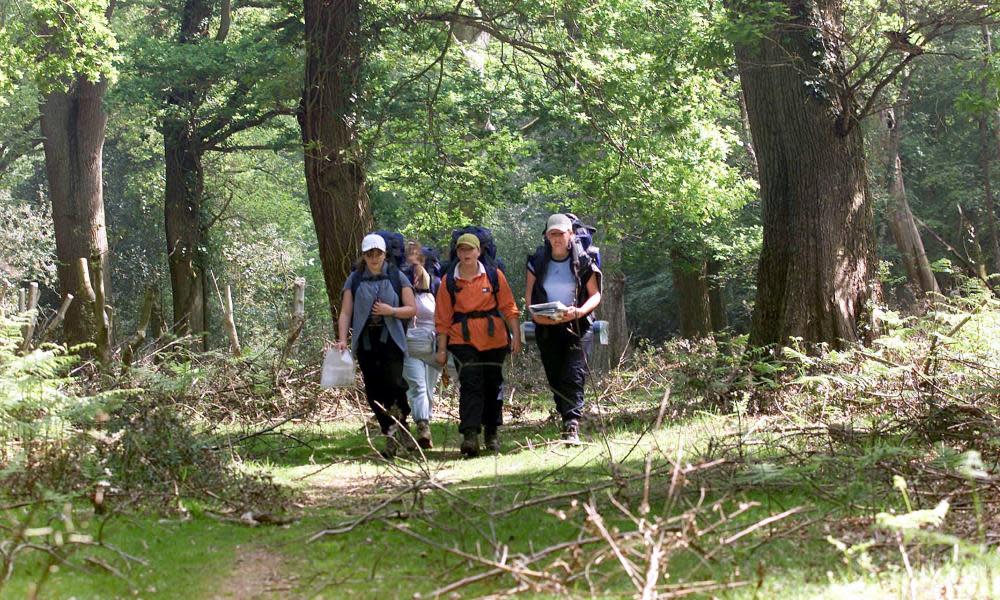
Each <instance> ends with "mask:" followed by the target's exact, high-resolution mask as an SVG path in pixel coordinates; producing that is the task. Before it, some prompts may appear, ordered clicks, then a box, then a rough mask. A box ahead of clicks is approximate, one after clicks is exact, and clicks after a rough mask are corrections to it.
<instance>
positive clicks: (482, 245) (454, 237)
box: [441, 225, 510, 341]
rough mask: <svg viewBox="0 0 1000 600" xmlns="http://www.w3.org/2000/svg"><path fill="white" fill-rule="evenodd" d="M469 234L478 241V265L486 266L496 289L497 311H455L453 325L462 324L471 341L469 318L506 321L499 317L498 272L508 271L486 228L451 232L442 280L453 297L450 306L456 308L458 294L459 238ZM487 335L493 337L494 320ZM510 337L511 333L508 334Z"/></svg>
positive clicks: (490, 323)
mask: <svg viewBox="0 0 1000 600" xmlns="http://www.w3.org/2000/svg"><path fill="white" fill-rule="evenodd" d="M466 233H471V234H473V235H475V236H476V237H477V238H478V239H479V262H481V263H482V264H483V268H484V269H485V270H486V277H487V279H489V282H490V287H491V288H492V289H493V300H494V303H495V305H494V308H493V309H492V310H488V311H480V312H474V313H460V312H455V313H454V314H453V316H452V322H453V323H461V324H462V337H463V339H464V340H465V341H469V339H470V336H469V326H468V319H477V318H485V317H493V316H497V317H501V318H500V320H501V321H503V317H502V316H501V315H500V310H499V306H500V300H499V298H498V297H497V295H498V293H499V290H500V276H499V275H498V274H497V272H498V271H506V270H507V269H506V267H505V266H504V264H503V261H502V260H501V259H500V258H498V257H497V246H496V243H495V242H494V241H493V232H492V231H491V230H490V229H489V228H487V227H479V226H476V225H467V226H465V227H461V228H459V229H456V230H454V231H452V232H451V244H450V245H449V248H448V262H447V263H446V264H445V265H444V266H443V267H442V270H441V277H442V278H443V279H444V281H445V288H446V289H447V290H448V295H449V296H450V297H451V305H452V306H455V294H456V293H457V292H458V284H457V283H456V282H455V277H454V275H455V267H456V266H457V265H458V250H457V249H456V247H455V246H456V242H457V241H458V238H459V237H461V236H462V235H464V234H466ZM504 327H507V323H506V321H505V322H504ZM488 333H489V335H490V336H491V337H492V336H493V333H494V326H493V319H492V318H491V319H490V320H489V325H488ZM507 334H508V335H510V331H508V332H507Z"/></svg>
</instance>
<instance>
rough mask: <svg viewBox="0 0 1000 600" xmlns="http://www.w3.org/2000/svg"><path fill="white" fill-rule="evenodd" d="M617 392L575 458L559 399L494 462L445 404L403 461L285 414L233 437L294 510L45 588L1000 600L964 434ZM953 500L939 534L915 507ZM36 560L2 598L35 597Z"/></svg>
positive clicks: (523, 414)
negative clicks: (898, 430)
mask: <svg viewBox="0 0 1000 600" xmlns="http://www.w3.org/2000/svg"><path fill="white" fill-rule="evenodd" d="M626 379H627V377H626ZM618 385H620V389H615V390H610V389H609V388H604V389H602V390H597V393H596V394H595V395H596V396H597V397H598V398H599V400H598V401H597V402H592V406H591V410H592V412H593V414H592V417H591V419H590V420H589V421H588V423H587V425H586V427H585V428H584V438H585V440H586V443H585V444H583V445H582V446H579V447H570V446H564V445H562V444H559V443H557V442H554V440H556V439H557V438H558V431H557V427H556V424H555V421H554V420H553V419H552V418H551V415H550V414H549V407H548V405H549V403H551V399H549V398H547V397H546V396H544V395H543V394H520V395H519V396H516V397H515V398H514V401H513V402H512V403H511V404H512V406H511V408H512V409H514V412H516V413H517V415H516V417H515V418H513V419H510V422H509V424H508V426H506V427H505V428H504V429H503V430H502V435H503V437H502V452H501V453H500V454H499V455H495V456H494V455H485V456H481V457H479V458H476V459H472V460H461V459H459V457H458V456H459V455H458V452H457V448H458V443H459V436H458V433H457V430H456V425H455V419H454V414H453V413H454V406H453V401H451V402H445V403H444V406H443V407H442V409H440V410H439V413H440V414H439V415H437V421H436V422H435V423H434V440H435V448H434V449H433V450H430V451H427V453H426V456H425V457H420V456H419V455H408V456H401V457H399V458H397V459H396V460H395V461H393V462H387V461H385V460H383V459H381V458H380V457H378V455H377V454H376V453H375V452H374V450H373V448H372V446H371V445H370V441H369V439H368V436H367V432H366V424H365V421H364V420H363V419H362V418H361V416H360V415H361V414H362V413H361V412H360V411H359V410H356V407H349V406H346V405H345V406H344V407H341V408H342V410H337V411H335V412H336V414H337V416H336V417H335V418H331V419H327V420H324V421H321V422H304V421H291V422H288V423H285V424H284V425H282V426H280V427H278V428H276V429H274V430H271V431H266V432H263V433H259V435H254V436H252V437H249V438H247V439H244V440H241V441H239V443H238V444H236V445H234V446H233V447H232V450H233V452H232V456H233V458H234V459H235V460H236V461H237V463H238V468H239V469H240V470H242V471H244V472H248V473H261V472H264V473H267V474H270V475H272V476H273V477H274V480H275V482H277V483H279V484H281V485H283V486H286V487H287V488H288V489H290V490H292V494H291V496H290V497H289V498H290V499H288V500H287V502H286V503H285V504H284V505H282V506H273V507H267V506H261V505H257V506H255V507H254V508H253V509H252V510H249V509H247V508H246V507H241V506H231V507H228V508H226V507H222V508H220V506H219V505H209V504H207V503H202V502H198V501H194V500H179V502H180V503H181V504H182V506H181V507H179V511H178V512H177V513H176V514H175V515H173V516H171V517H169V518H160V517H154V516H143V514H144V513H141V512H140V513H129V512H126V513H124V514H121V515H118V516H116V517H115V518H114V519H111V520H109V521H108V522H107V524H106V526H105V532H104V538H105V539H107V540H110V541H113V542H114V544H115V545H116V547H117V548H118V549H119V550H120V551H122V552H124V553H127V554H129V555H132V556H134V557H136V558H137V559H138V560H141V561H142V562H141V563H140V562H135V561H133V562H131V563H130V565H131V566H128V567H127V568H126V567H122V566H114V565H112V564H109V561H108V560H106V559H104V560H102V559H98V561H99V562H98V563H94V564H100V563H103V564H104V565H106V567H107V568H93V569H86V570H74V569H68V568H64V569H62V570H61V572H59V573H57V574H54V575H53V576H50V578H49V580H48V581H47V582H46V583H45V586H44V593H43V597H53V598H70V597H73V598H109V597H122V598H125V597H143V598H286V597H307V598H313V597H322V598H340V597H376V598H377V597H381V598H401V597H425V598H426V597H433V596H434V595H435V594H437V595H440V596H441V597H456V598H457V597H480V596H484V595H504V594H507V593H522V594H525V595H528V596H530V597H559V596H564V597H565V596H570V597H577V596H591V595H596V596H601V597H607V596H612V597H614V596H620V597H631V596H635V595H641V594H642V592H643V590H644V589H646V590H647V592H648V591H651V590H652V589H653V588H652V587H651V586H652V585H654V584H655V585H657V586H659V587H657V588H656V589H657V590H658V592H659V593H660V594H661V596H660V597H681V596H687V595H693V596H694V597H719V598H848V597H859V598H860V597H865V598H909V597H913V598H990V597H1000V557H998V554H997V551H996V544H997V542H998V540H1000V516H998V515H997V511H998V509H1000V496H998V483H997V480H996V478H995V477H992V476H989V477H987V478H982V479H980V480H978V481H977V480H974V479H971V478H968V477H964V476H962V475H961V474H960V473H962V472H963V471H961V470H960V469H959V467H960V466H961V464H959V463H960V462H961V460H966V459H962V458H960V457H961V456H966V457H967V455H965V454H962V451H963V450H964V448H958V446H957V445H956V443H946V442H944V441H941V440H939V441H937V442H935V443H932V442H930V441H928V440H927V439H920V438H918V437H914V436H905V435H895V434H893V433H892V432H891V431H887V430H885V429H884V428H881V429H880V428H879V427H876V425H875V423H874V421H873V420H872V419H871V418H870V417H869V416H865V415H860V414H859V415H857V416H855V417H854V418H852V419H850V423H846V422H837V423H831V422H830V421H829V419H827V420H826V421H825V422H824V421H821V420H815V419H812V418H811V417H810V415H808V414H804V413H796V412H794V411H782V410H779V411H776V412H774V411H772V412H771V413H769V414H768V415H766V416H751V415H749V414H747V413H746V411H745V410H744V411H739V410H738V411H736V412H725V411H722V410H719V409H716V408H712V406H711V403H710V402H706V397H705V395H704V394H700V393H695V392H696V390H694V389H693V388H685V389H680V388H677V389H675V391H674V392H673V393H667V394H664V391H665V390H666V389H667V388H666V387H665V386H664V387H656V386H648V385H647V386H638V387H632V388H631V389H630V387H629V386H628V385H627V384H625V385H621V383H620V382H619V384H618ZM515 393H516V390H515ZM785 407H786V408H788V405H785ZM258 431H260V430H258ZM219 439H220V440H225V439H229V441H230V443H232V437H229V438H227V437H225V436H221V435H220V437H219ZM237 439H238V438H237ZM978 439H980V440H981V441H982V444H983V447H982V448H979V450H980V451H981V452H982V456H984V457H989V456H995V455H996V452H995V448H994V447H993V446H994V445H995V444H996V442H997V440H996V439H989V438H978ZM376 443H377V442H376ZM976 443H977V444H978V443H979V442H976ZM966 445H967V444H966ZM973 445H975V444H973ZM237 450H238V452H237ZM993 466H994V467H995V465H993ZM956 469H958V470H956ZM989 470H991V471H993V472H995V469H992V468H990V469H989ZM894 476H897V477H901V478H902V479H901V480H900V479H897V480H895V482H894ZM903 480H905V481H906V490H905V498H904V494H903V490H902V489H901V488H902V485H901V483H900V482H901V481H903ZM944 499H947V500H949V502H950V504H949V508H948V512H947V514H946V515H942V518H941V519H939V521H940V522H937V521H934V519H935V517H934V516H933V515H930V516H929V515H928V514H925V513H921V512H911V511H910V510H908V509H907V503H909V504H910V508H911V509H912V511H921V510H924V509H928V510H930V509H934V508H935V507H936V506H938V503H939V501H941V500H944ZM879 513H886V515H884V516H879ZM902 515H908V517H907V518H909V519H910V521H911V522H892V518H893V517H897V518H898V519H897V521H900V520H903V517H902ZM932 521H934V522H932ZM914 522H916V524H914ZM85 526H86V525H85ZM91 526H93V525H91ZM952 536H953V537H952ZM32 561H34V562H31V561H28V562H25V563H24V564H18V568H17V570H16V571H15V573H14V579H13V581H12V582H11V584H10V586H9V587H8V588H7V589H6V591H5V594H10V597H22V596H24V595H25V594H26V593H27V592H28V590H29V586H30V585H31V584H32V583H33V582H35V581H37V579H38V577H39V574H38V573H39V570H40V569H41V568H42V564H43V559H42V558H41V557H35V558H33V559H32ZM143 563H144V564H143ZM91 566H93V565H91ZM654 576H655V577H654Z"/></svg>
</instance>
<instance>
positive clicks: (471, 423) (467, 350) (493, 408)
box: [448, 344, 507, 433]
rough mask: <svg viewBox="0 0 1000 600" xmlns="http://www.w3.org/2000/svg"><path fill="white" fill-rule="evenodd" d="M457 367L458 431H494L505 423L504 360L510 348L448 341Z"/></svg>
mask: <svg viewBox="0 0 1000 600" xmlns="http://www.w3.org/2000/svg"><path fill="white" fill-rule="evenodd" d="M448 350H449V351H450V352H451V354H452V356H453V357H455V367H456V368H457V369H458V416H459V425H458V430H459V431H461V432H462V433H466V432H468V431H473V432H476V433H479V430H480V428H481V427H485V428H486V431H487V432H495V431H496V429H497V427H498V426H500V425H501V424H502V423H503V414H502V413H503V397H501V396H500V387H501V386H502V385H503V361H504V358H506V357H507V347H506V346H504V347H503V348H495V349H493V350H476V348H475V347H474V346H471V345H468V344H454V345H453V344H449V345H448Z"/></svg>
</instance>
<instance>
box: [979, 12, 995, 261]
mask: <svg viewBox="0 0 1000 600" xmlns="http://www.w3.org/2000/svg"><path fill="white" fill-rule="evenodd" d="M983 47H984V50H985V57H984V58H983V61H984V63H985V64H984V72H986V73H989V72H990V70H989V67H990V65H989V61H990V57H991V56H992V55H993V37H992V35H991V33H990V27H989V25H983ZM982 92H983V97H984V98H989V97H990V94H993V95H994V97H995V94H996V91H995V90H992V89H991V87H990V78H989V77H985V76H984V77H983V78H982ZM990 112H992V113H994V116H996V117H997V123H996V125H995V126H994V127H995V129H994V134H995V136H996V138H995V139H996V140H997V141H998V142H1000V113H997V111H996V110H991V111H989V112H987V113H986V114H984V115H982V116H981V117H980V118H979V164H980V169H981V171H982V178H983V200H984V202H983V210H984V211H985V212H986V229H987V233H988V234H989V238H990V241H989V244H990V246H989V247H990V258H992V259H993V271H994V272H997V271H1000V239H998V238H997V235H998V234H997V222H996V212H995V211H994V210H993V178H992V175H991V173H990V171H991V170H992V168H993V151H994V148H993V143H992V142H991V140H990V116H991V115H990Z"/></svg>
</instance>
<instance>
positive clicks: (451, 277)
mask: <svg viewBox="0 0 1000 600" xmlns="http://www.w3.org/2000/svg"><path fill="white" fill-rule="evenodd" d="M441 279H442V280H443V281H444V286H445V287H446V288H447V289H448V296H449V297H450V298H451V307H452V309H454V308H455V294H456V293H457V292H458V284H456V283H455V272H454V271H451V270H449V272H448V273H446V274H445V275H444V277H442V278H441Z"/></svg>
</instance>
